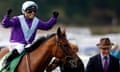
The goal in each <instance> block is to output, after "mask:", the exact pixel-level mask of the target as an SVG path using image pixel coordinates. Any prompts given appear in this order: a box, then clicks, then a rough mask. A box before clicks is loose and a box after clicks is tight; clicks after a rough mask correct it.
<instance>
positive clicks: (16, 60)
mask: <svg viewBox="0 0 120 72" xmlns="http://www.w3.org/2000/svg"><path fill="white" fill-rule="evenodd" d="M8 55H9V53H7V54H6V55H5V56H4V57H3V58H2V59H1V60H0V72H7V70H6V69H5V68H3V66H2V64H3V61H4V59H5V58H6V57H7V56H8ZM24 55H25V51H23V52H22V53H21V55H20V56H18V57H16V58H14V59H13V60H12V61H11V62H10V64H9V71H8V72H15V69H16V68H17V65H18V64H19V62H20V60H21V59H22V57H23V56H24ZM1 70H2V71H1Z"/></svg>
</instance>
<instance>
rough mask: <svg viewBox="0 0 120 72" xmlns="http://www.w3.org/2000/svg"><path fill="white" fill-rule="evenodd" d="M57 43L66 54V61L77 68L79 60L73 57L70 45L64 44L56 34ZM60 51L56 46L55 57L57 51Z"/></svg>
mask: <svg viewBox="0 0 120 72" xmlns="http://www.w3.org/2000/svg"><path fill="white" fill-rule="evenodd" d="M56 45H57V46H58V47H59V48H61V49H62V51H63V53H64V55H65V57H64V58H65V62H68V63H70V65H71V67H72V68H76V67H77V62H76V60H75V59H73V57H72V55H71V54H70V53H69V52H68V51H67V48H68V47H69V45H68V44H62V42H60V41H59V40H58V38H57V36H56ZM57 51H58V48H57V47H56V51H55V53H54V57H56V53H57ZM68 59H69V60H68Z"/></svg>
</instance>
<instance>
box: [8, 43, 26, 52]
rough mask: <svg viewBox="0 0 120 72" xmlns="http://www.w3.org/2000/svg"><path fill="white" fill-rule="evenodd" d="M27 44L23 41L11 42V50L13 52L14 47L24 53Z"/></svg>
mask: <svg viewBox="0 0 120 72" xmlns="http://www.w3.org/2000/svg"><path fill="white" fill-rule="evenodd" d="M24 46H25V44H22V43H10V48H9V51H10V52H12V51H13V50H14V49H17V51H18V52H19V53H22V51H23V50H24Z"/></svg>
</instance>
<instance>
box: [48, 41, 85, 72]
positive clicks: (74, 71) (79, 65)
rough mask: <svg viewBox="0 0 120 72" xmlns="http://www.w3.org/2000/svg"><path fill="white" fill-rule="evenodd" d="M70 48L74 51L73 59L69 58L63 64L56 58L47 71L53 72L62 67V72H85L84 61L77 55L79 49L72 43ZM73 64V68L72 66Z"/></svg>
mask: <svg viewBox="0 0 120 72" xmlns="http://www.w3.org/2000/svg"><path fill="white" fill-rule="evenodd" d="M70 46H71V48H72V50H73V52H74V53H73V55H74V56H73V58H71V57H69V58H67V59H66V61H64V62H62V61H61V60H60V59H58V58H55V59H54V60H53V61H52V63H50V64H49V65H48V66H47V68H46V70H47V72H51V71H53V70H54V69H55V68H57V67H58V66H59V67H60V71H61V72H85V68H84V64H83V62H82V60H81V59H80V58H79V56H78V55H77V52H78V47H77V45H75V44H73V43H70ZM71 63H72V65H73V66H71Z"/></svg>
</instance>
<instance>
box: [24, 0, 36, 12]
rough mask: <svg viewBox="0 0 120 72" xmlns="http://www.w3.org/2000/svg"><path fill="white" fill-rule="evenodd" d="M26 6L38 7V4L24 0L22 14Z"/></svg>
mask: <svg viewBox="0 0 120 72" xmlns="http://www.w3.org/2000/svg"><path fill="white" fill-rule="evenodd" d="M28 8H34V9H38V5H37V4H36V3H35V2H33V1H25V2H24V3H23V5H22V13H23V14H24V13H25V10H26V9H28Z"/></svg>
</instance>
